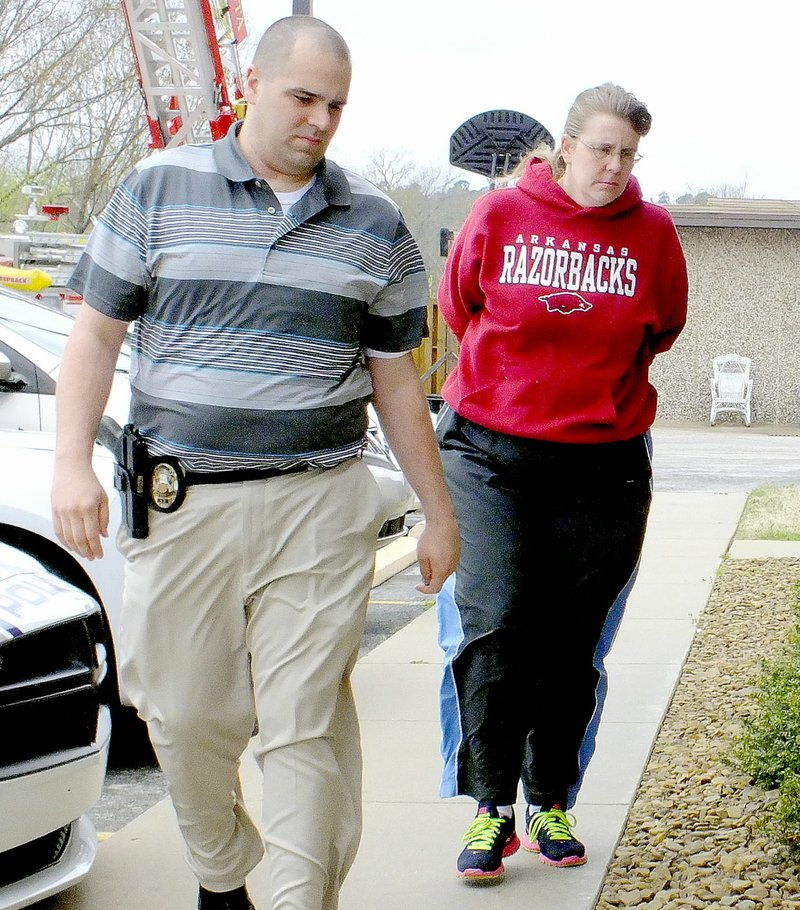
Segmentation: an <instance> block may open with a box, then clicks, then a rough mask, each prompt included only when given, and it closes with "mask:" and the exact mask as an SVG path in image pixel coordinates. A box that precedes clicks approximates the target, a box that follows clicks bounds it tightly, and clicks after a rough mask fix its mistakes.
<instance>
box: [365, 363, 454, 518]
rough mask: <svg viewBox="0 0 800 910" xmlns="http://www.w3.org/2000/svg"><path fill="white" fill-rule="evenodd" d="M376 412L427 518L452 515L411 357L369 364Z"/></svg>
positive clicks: (433, 438)
mask: <svg viewBox="0 0 800 910" xmlns="http://www.w3.org/2000/svg"><path fill="white" fill-rule="evenodd" d="M370 364H371V369H370V372H371V374H372V384H373V390H374V404H375V410H376V411H377V412H378V417H379V418H380V421H381V427H382V428H383V431H384V433H385V434H386V438H387V439H388V441H389V446H390V447H391V449H392V452H394V454H395V456H396V457H397V460H398V461H399V463H400V467H401V468H402V469H403V473H404V474H405V476H406V479H407V480H408V482H409V483H410V484H411V486H412V487H413V488H414V490H415V492H416V494H417V496H418V497H419V500H420V502H421V504H422V509H423V511H424V512H425V515H426V518H428V519H430V520H434V519H435V518H436V517H438V516H444V517H447V518H448V519H450V518H452V516H453V506H452V503H451V501H450V495H449V493H448V491H447V485H446V483H445V479H444V473H443V471H442V464H441V460H440V458H439V449H438V446H437V444H436V436H435V434H434V432H433V426H432V424H431V418H430V413H429V411H428V405H427V402H426V400H425V395H424V394H423V391H422V385H421V383H420V381H419V376H418V375H417V371H416V367H415V366H414V362H413V360H412V359H411V355H410V354H409V355H406V357H403V358H398V359H393V360H389V361H386V360H381V361H377V362H375V361H370Z"/></svg>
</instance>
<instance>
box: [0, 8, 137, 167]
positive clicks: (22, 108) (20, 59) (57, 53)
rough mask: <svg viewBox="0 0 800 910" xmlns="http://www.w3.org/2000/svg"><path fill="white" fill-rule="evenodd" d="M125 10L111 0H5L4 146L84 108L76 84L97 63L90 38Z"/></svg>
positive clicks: (1, 39) (1, 13)
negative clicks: (89, 45) (84, 0)
mask: <svg viewBox="0 0 800 910" xmlns="http://www.w3.org/2000/svg"><path fill="white" fill-rule="evenodd" d="M121 15H122V13H121V10H120V9H119V4H114V3H110V2H108V0H94V2H89V3H82V2H76V0H0V149H1V148H5V147H6V146H9V145H12V144H15V143H18V142H19V140H21V139H24V138H25V137H27V136H30V135H32V134H33V133H36V132H37V131H39V130H41V129H55V128H58V127H60V126H62V125H63V124H64V123H65V121H66V120H67V119H68V118H69V117H71V116H72V115H73V114H74V113H75V112H76V111H77V110H79V109H80V107H81V106H82V105H83V104H84V103H85V102H86V100H87V99H85V98H81V97H79V93H78V92H76V91H74V90H73V87H74V86H75V85H76V83H78V82H83V77H84V76H85V75H86V74H87V73H88V72H89V71H90V70H91V69H92V68H93V66H94V65H95V60H94V59H93V58H92V56H91V55H90V54H87V53H86V52H85V49H86V44H87V41H88V40H90V39H91V38H92V37H93V36H96V35H99V34H103V32H105V31H107V26H108V23H109V21H112V20H113V19H114V18H115V17H117V16H121ZM90 97H91V96H90Z"/></svg>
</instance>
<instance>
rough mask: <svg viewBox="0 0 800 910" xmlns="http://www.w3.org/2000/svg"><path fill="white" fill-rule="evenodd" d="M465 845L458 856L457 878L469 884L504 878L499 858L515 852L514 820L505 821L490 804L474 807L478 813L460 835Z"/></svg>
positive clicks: (516, 842) (517, 839)
mask: <svg viewBox="0 0 800 910" xmlns="http://www.w3.org/2000/svg"><path fill="white" fill-rule="evenodd" d="M464 840H465V841H466V842H467V846H466V847H464V849H463V850H462V851H461V854H460V855H459V857H458V864H457V866H456V871H457V872H458V875H459V878H463V879H465V880H466V881H469V882H492V881H494V882H499V881H502V879H503V877H504V875H505V871H506V870H505V868H504V867H503V857H504V856H511V854H512V853H516V852H517V850H519V838H518V837H517V832H516V831H515V830H514V817H513V815H512V817H511V818H505V817H504V816H501V815H499V814H498V812H497V807H496V806H495V805H494V803H488V802H481V803H479V804H478V814H477V815H476V816H475V819H474V821H473V822H472V824H471V825H470V826H469V828H468V829H467V833H466V834H465V835H464Z"/></svg>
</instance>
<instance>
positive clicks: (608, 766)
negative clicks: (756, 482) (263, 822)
mask: <svg viewBox="0 0 800 910" xmlns="http://www.w3.org/2000/svg"><path fill="white" fill-rule="evenodd" d="M745 499H746V494H744V493H657V494H656V496H655V500H654V503H653V509H652V513H651V518H650V524H649V528H648V533H647V540H646V543H645V550H644V556H643V560H642V567H641V571H640V573H639V578H638V581H637V583H636V586H635V588H634V590H633V594H632V595H631V598H630V601H629V606H628V610H627V613H626V616H625V618H624V620H623V623H622V627H621V629H620V633H619V635H618V637H617V641H616V642H615V644H614V647H613V649H612V651H611V654H610V656H609V660H608V669H609V696H608V700H607V703H606V708H605V713H604V715H603V721H602V723H601V726H600V733H599V737H598V748H597V753H596V755H595V757H594V760H593V762H592V764H591V765H590V768H589V771H588V773H587V776H586V780H585V783H584V787H583V790H582V793H581V798H580V800H579V802H578V805H577V806H576V808H575V810H574V814H575V815H576V817H577V819H578V826H577V829H576V833H577V834H578V836H579V837H580V838H581V840H583V841H584V842H585V843H586V846H587V852H588V855H589V862H588V863H587V864H586V865H585V866H581V867H575V868H571V869H554V868H551V867H547V866H545V865H543V864H542V863H541V862H539V860H538V859H537V858H536V857H534V856H532V855H530V854H527V853H525V852H524V851H520V852H519V853H518V854H517V855H515V856H513V857H511V858H510V859H508V860H507V861H506V880H505V882H504V884H502V885H500V886H494V887H491V886H483V887H474V886H473V887H470V886H467V885H465V884H464V883H462V882H461V881H459V880H458V879H457V878H456V875H455V873H454V867H455V859H456V856H457V854H458V852H459V850H460V849H461V837H462V835H463V833H464V831H465V830H466V827H467V825H468V824H469V821H470V818H471V816H472V814H473V812H474V804H473V803H472V801H471V800H466V799H464V800H462V799H457V800H446V801H445V800H441V799H439V797H438V782H439V775H440V771H441V762H440V759H439V725H438V703H437V697H438V686H439V679H440V673H441V654H440V652H439V649H438V647H437V645H436V627H435V626H436V622H435V615H434V611H433V610H428V611H426V612H425V613H424V614H423V615H421V616H420V617H418V618H417V619H416V620H414V621H413V622H411V623H410V624H409V625H407V626H406V627H405V628H403V629H402V630H401V631H400V632H398V633H396V634H395V635H393V636H392V637H391V638H389V639H388V640H387V641H385V642H384V643H383V644H381V645H379V646H378V647H377V648H375V649H374V650H373V651H371V652H370V653H369V654H367V655H366V657H364V658H363V659H362V660H361V661H359V663H358V665H357V667H356V670H355V673H354V686H355V690H356V699H357V702H358V706H359V712H360V716H361V721H362V738H363V743H364V762H365V778H364V810H365V819H364V837H363V841H362V846H361V851H360V853H359V855H358V858H357V860H356V863H355V865H354V867H353V870H352V872H351V873H350V876H349V877H348V879H347V881H346V882H345V886H344V889H343V892H342V899H341V904H340V906H341V908H342V910H375V908H380V910H409V908H413V907H420V908H428V907H433V908H435V910H451V908H452V910H456V908H458V910H469V908H471V907H474V908H476V910H479V908H480V910H494V908H497V910H501V908H502V910H509V908H516V907H525V908H526V910H592V908H594V906H595V903H596V900H597V896H598V894H599V891H600V889H601V887H602V884H603V880H604V877H605V870H606V867H607V864H608V862H609V860H610V858H611V856H612V854H613V851H614V848H615V846H616V843H617V840H618V838H619V836H620V834H621V832H622V829H623V827H624V824H625V819H626V816H627V813H628V808H629V806H630V804H631V802H632V800H633V798H634V796H635V794H636V790H637V786H638V783H639V779H640V777H641V774H642V772H643V770H644V767H645V765H646V763H647V759H648V756H649V754H650V751H651V748H652V746H653V743H654V741H655V738H656V735H657V733H658V730H659V727H660V724H661V721H662V718H663V716H664V713H665V711H666V709H667V707H668V705H669V701H670V698H671V695H672V692H673V689H674V687H675V685H676V683H677V681H678V678H679V676H680V672H681V668H682V666H683V662H684V660H685V658H686V655H687V652H688V650H689V647H690V645H691V642H692V637H693V635H694V630H695V626H696V621H697V617H698V616H699V614H700V613H701V612H702V610H703V608H704V607H705V604H706V601H707V599H708V596H709V593H710V591H711V588H712V585H713V582H714V578H715V574H716V571H717V569H718V567H719V565H720V561H721V559H722V558H723V556H724V554H725V553H726V551H727V549H728V545H729V543H730V541H731V538H732V536H733V533H734V531H735V529H736V525H737V522H738V520H739V516H740V513H741V510H742V507H743V505H744V502H745ZM404 558H406V559H407V554H406V556H405V557H404ZM406 564H408V563H406ZM566 660H567V665H568V661H569V655H567V656H566ZM243 780H244V785H245V792H246V794H247V798H248V802H249V803H250V805H251V810H252V812H253V814H254V817H256V818H258V815H259V810H258V803H259V797H258V791H259V787H258V784H259V781H258V771H257V769H256V767H255V762H254V761H253V759H252V757H250V756H249V755H248V756H245V759H244V762H243ZM520 812H521V807H520ZM265 871H266V870H265V869H263V868H259V869H257V870H256V871H255V872H254V873H253V875H252V876H251V879H250V882H249V887H250V892H251V894H252V896H253V899H254V901H255V902H256V904H257V906H258V908H259V910H268V907H269V903H268V901H267V899H266V896H265V895H266V889H265V878H266V876H265V874H264V872H265ZM195 901H196V884H195V882H194V880H193V879H192V877H191V875H190V874H189V873H188V871H187V870H186V867H185V865H184V863H183V860H182V845H181V842H180V838H179V835H178V832H177V827H176V824H175V821H174V818H173V815H172V809H171V807H170V806H169V804H168V803H167V802H166V801H163V802H161V803H159V804H158V805H156V806H154V807H153V808H152V809H149V810H148V811H147V812H145V813H144V814H142V815H141V816H139V817H138V818H137V819H136V820H135V821H134V822H132V823H131V824H129V825H127V826H126V827H125V828H123V829H122V830H120V831H118V832H117V833H116V834H114V835H113V836H111V837H110V838H108V839H107V840H105V841H103V842H102V843H101V844H100V849H99V855H98V858H97V862H96V864H95V867H94V869H93V870H92V872H91V874H90V875H89V877H88V878H87V879H86V880H85V881H84V882H83V883H82V884H81V885H79V886H77V887H76V888H74V889H72V890H71V891H70V892H67V893H66V894H64V895H61V896H60V897H58V898H55V899H53V901H52V903H48V904H47V905H46V906H47V907H51V908H53V910H55V908H59V910H66V908H70V910H117V908H119V910H142V908H148V910H177V908H186V910H190V908H193V907H194V906H195Z"/></svg>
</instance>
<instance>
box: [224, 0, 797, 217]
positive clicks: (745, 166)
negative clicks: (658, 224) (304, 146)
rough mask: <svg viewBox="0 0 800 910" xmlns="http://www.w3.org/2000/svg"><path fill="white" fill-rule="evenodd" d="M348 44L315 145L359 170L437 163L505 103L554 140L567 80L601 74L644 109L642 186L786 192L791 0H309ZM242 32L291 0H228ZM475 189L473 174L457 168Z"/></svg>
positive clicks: (793, 172)
mask: <svg viewBox="0 0 800 910" xmlns="http://www.w3.org/2000/svg"><path fill="white" fill-rule="evenodd" d="M312 3H313V6H312V12H313V14H314V15H315V16H317V17H318V18H320V19H324V20H325V21H326V22H328V23H329V24H330V25H332V26H333V27H334V28H335V29H337V31H339V32H340V33H341V34H342V36H343V37H344V38H345V40H346V41H347V43H348V44H349V46H350V50H351V54H352V57H353V81H352V84H351V89H350V97H349V99H348V104H347V107H346V109H345V112H344V116H343V118H342V122H341V125H340V127H339V131H338V133H337V135H336V137H335V139H334V142H333V143H332V145H331V147H330V150H329V156H330V157H331V158H333V159H334V160H335V161H337V162H338V163H339V164H342V165H344V166H346V167H352V168H355V169H359V168H363V167H364V166H365V165H366V164H367V162H368V160H369V155H370V153H374V152H375V151H378V150H386V151H389V152H391V153H398V154H400V153H402V154H404V155H406V156H407V157H408V158H409V159H410V160H412V161H413V162H415V163H416V164H418V165H420V166H423V167H434V168H440V169H441V171H442V172H443V173H447V172H448V169H449V167H450V164H449V150H450V136H451V134H452V133H453V132H454V131H455V130H456V129H457V128H458V127H459V126H460V125H461V124H462V123H464V122H465V121H466V120H468V119H470V118H471V117H473V116H475V115H476V114H480V113H482V112H484V111H489V110H496V109H508V110H515V111H519V112H521V113H523V114H527V115H529V116H530V117H533V118H534V119H536V120H538V121H539V122H540V123H542V124H543V125H544V126H545V127H547V129H548V130H549V131H550V132H551V133H552V134H553V135H554V136H556V138H560V136H561V133H562V129H563V125H564V121H565V118H566V114H567V111H568V110H569V107H570V105H571V104H572V101H573V100H574V98H575V96H576V95H577V94H578V93H579V92H581V91H582V90H583V89H585V88H588V87H590V86H593V85H598V84H599V83H602V82H607V81H611V82H615V83H617V84H618V85H622V86H624V87H625V88H626V89H628V90H629V91H631V92H633V93H634V94H635V95H636V96H637V97H638V98H640V99H641V100H642V101H644V102H645V103H646V104H647V106H648V108H649V110H650V113H651V114H652V116H653V126H652V129H651V131H650V134H649V135H648V136H646V137H644V138H643V139H642V140H641V142H640V145H639V151H640V152H641V154H642V156H643V157H642V161H641V162H640V163H639V164H637V165H636V169H635V174H636V177H637V178H638V180H639V182H640V184H641V186H642V190H643V193H644V195H645V198H648V199H653V200H656V199H657V198H658V196H659V195H660V194H661V193H662V192H665V193H668V194H669V195H670V197H671V198H672V199H673V200H674V199H675V198H676V197H678V196H680V195H682V194H685V193H692V194H696V193H698V192H700V191H701V190H706V191H712V190H716V189H718V188H720V187H726V186H727V187H740V188H742V187H743V188H744V193H745V194H746V195H748V196H754V197H761V198H768V199H800V105H799V104H798V90H799V89H800V76H799V75H798V73H800V68H799V67H798V57H800V43H798V35H800V4H798V3H797V2H796V0H761V2H760V3H755V4H731V3H729V2H725V3H723V2H720V0H693V2H689V0H670V2H669V3H658V2H652V0H639V2H638V3H608V2H598V0H594V2H588V0H570V2H569V3H552V2H550V3H541V2H536V0H506V2H504V3H497V4H493V3H491V2H487V0H484V2H478V0H462V2H456V0H312ZM243 6H244V12H245V16H246V18H247V24H248V30H249V32H250V35H251V38H252V39H253V41H252V43H251V40H250V39H248V41H247V42H246V43H245V44H244V45H243V46H242V48H241V49H240V60H241V63H242V65H243V66H244V65H246V64H247V63H248V62H249V60H250V57H251V56H252V52H253V49H254V39H255V38H257V37H258V36H259V35H260V34H261V33H262V32H263V31H264V29H265V28H266V27H267V26H268V25H270V23H272V22H274V21H275V20H276V19H279V18H281V17H283V16H288V15H290V14H291V12H292V2H291V0H243ZM457 174H458V176H459V177H460V178H464V179H467V180H469V181H470V183H471V185H473V186H474V187H476V188H480V187H484V186H486V185H487V181H486V179H485V178H481V177H479V176H477V175H473V176H470V174H469V172H467V171H463V170H459V171H458V172H457Z"/></svg>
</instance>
